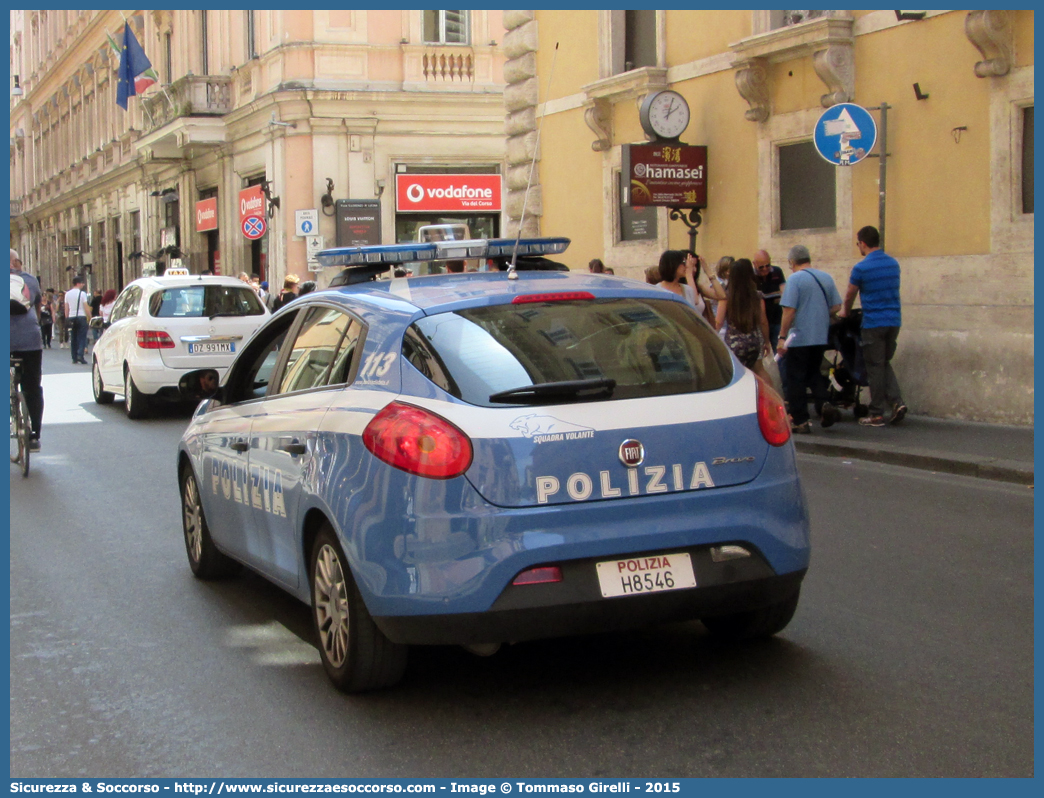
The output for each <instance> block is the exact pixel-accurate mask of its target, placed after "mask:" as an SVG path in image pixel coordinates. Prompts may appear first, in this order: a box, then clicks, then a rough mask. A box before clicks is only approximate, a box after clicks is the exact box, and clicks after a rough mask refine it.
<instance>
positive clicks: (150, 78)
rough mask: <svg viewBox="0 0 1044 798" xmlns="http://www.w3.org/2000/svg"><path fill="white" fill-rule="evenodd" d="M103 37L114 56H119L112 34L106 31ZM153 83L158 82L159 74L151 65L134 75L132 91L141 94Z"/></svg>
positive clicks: (118, 49)
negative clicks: (107, 41)
mask: <svg viewBox="0 0 1044 798" xmlns="http://www.w3.org/2000/svg"><path fill="white" fill-rule="evenodd" d="M105 38H107V39H108V40H109V47H111V48H112V51H113V52H114V53H116V58H117V59H119V57H120V46H119V45H118V44H117V43H116V40H115V39H114V38H113V37H112V34H111V33H109V32H108V31H106V33H105ZM155 83H159V75H158V74H156V70H155V69H153V68H152V67H151V66H150V67H149V68H148V69H146V70H145V71H144V72H142V73H141V74H140V75H135V76H134V93H135V94H141V93H142V92H143V91H145V89H147V88H148V87H149V86H152V85H153V84H155Z"/></svg>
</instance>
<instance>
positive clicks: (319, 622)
mask: <svg viewBox="0 0 1044 798" xmlns="http://www.w3.org/2000/svg"><path fill="white" fill-rule="evenodd" d="M313 582H314V587H313V590H314V591H315V620H316V627H317V629H318V630H319V638H320V639H319V644H320V645H321V646H322V648H323V651H324V652H325V654H326V658H327V660H329V662H330V664H331V665H333V666H334V667H335V668H339V667H341V666H342V665H343V664H344V661H345V658H346V657H347V656H348V590H347V585H346V584H345V579H344V571H343V569H342V567H341V560H340V558H339V557H338V556H337V552H336V551H334V549H333V547H331V546H330V545H328V544H324V545H323V547H322V548H321V549H320V550H319V554H318V555H317V557H316V561H315V575H314V579H313Z"/></svg>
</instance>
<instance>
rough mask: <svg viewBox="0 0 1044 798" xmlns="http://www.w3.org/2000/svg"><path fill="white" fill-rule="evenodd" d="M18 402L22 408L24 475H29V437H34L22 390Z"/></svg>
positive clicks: (27, 405)
mask: <svg viewBox="0 0 1044 798" xmlns="http://www.w3.org/2000/svg"><path fill="white" fill-rule="evenodd" d="M18 400H19V401H18V403H19V405H21V408H22V430H21V432H22V434H21V449H22V461H21V464H22V476H23V477H27V476H29V439H30V438H31V437H32V434H33V429H32V425H31V424H30V423H29V404H28V403H27V402H26V401H25V396H23V395H22V393H21V392H19V393H18Z"/></svg>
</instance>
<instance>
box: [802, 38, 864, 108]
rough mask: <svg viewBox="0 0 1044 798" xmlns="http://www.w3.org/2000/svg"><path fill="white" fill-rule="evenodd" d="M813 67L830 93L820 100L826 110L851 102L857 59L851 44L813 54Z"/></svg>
mask: <svg viewBox="0 0 1044 798" xmlns="http://www.w3.org/2000/svg"><path fill="white" fill-rule="evenodd" d="M812 66H813V68H814V69H815V70H816V74H817V75H819V79H820V80H821V81H823V83H825V84H826V87H827V88H828V89H830V91H829V92H828V93H826V94H824V95H823V96H822V97H820V98H819V102H820V104H821V105H822V106H823V107H824V108H829V107H830V106H832V105H837V104H838V103H847V102H851V100H852V96H853V95H854V94H855V59H854V57H853V55H852V45H851V44H841V43H835V44H831V45H830V46H829V47H827V48H826V49H825V50H819V51H817V52H815V53H813V54H812Z"/></svg>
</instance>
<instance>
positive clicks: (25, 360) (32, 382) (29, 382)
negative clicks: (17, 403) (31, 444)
mask: <svg viewBox="0 0 1044 798" xmlns="http://www.w3.org/2000/svg"><path fill="white" fill-rule="evenodd" d="M11 357H16V358H19V359H20V360H21V361H22V381H21V383H20V385H19V387H20V388H21V389H22V395H23V396H25V403H26V404H27V405H29V426H30V427H32V430H33V437H34V438H39V437H40V424H41V423H42V422H43V411H44V397H43V387H42V386H41V385H40V378H41V377H42V376H43V350H42V349H30V350H26V351H21V352H12V353H11Z"/></svg>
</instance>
